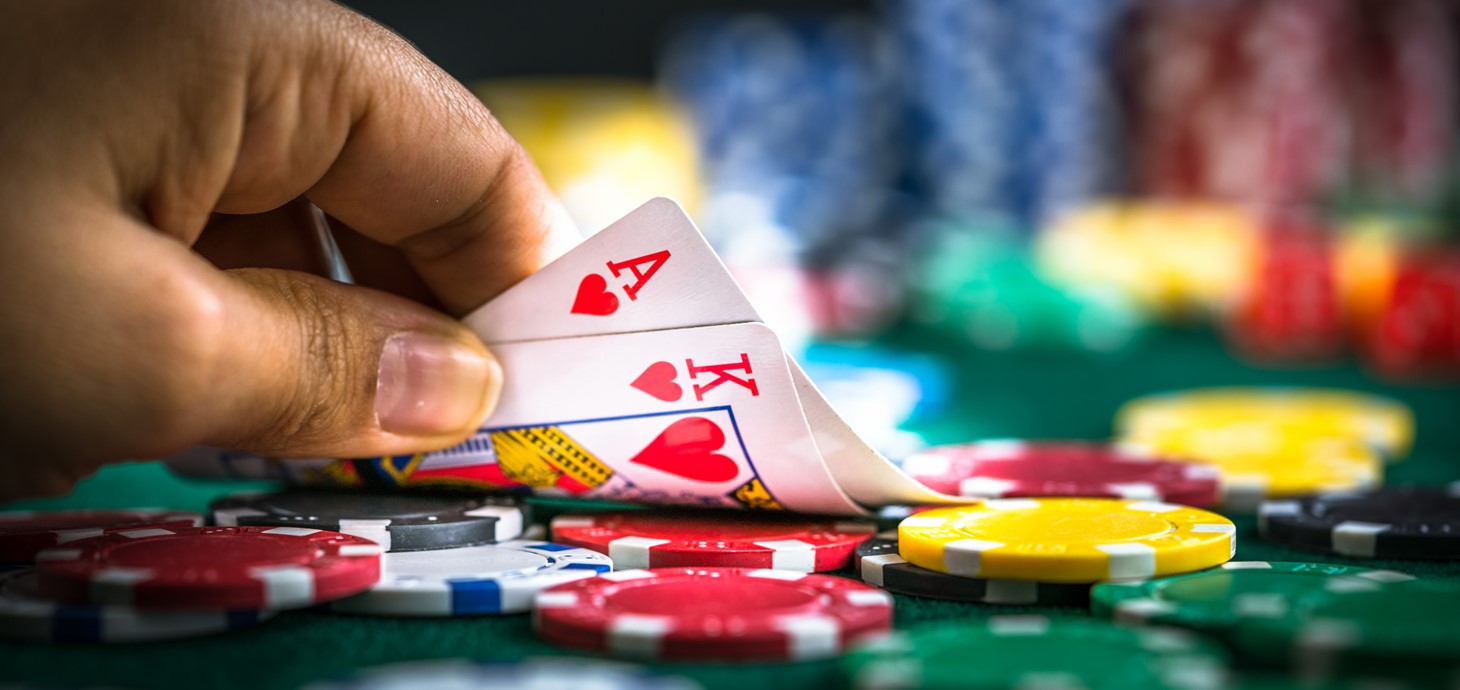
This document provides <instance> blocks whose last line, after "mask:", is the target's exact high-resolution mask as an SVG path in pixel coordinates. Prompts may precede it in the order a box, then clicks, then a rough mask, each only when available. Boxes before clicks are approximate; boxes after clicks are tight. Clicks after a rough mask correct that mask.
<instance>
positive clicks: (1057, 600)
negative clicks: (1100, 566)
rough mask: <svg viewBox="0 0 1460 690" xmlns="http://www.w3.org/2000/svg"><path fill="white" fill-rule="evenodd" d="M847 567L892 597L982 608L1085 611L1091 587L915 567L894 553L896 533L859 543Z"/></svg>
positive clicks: (888, 533) (890, 532) (887, 533)
mask: <svg viewBox="0 0 1460 690" xmlns="http://www.w3.org/2000/svg"><path fill="white" fill-rule="evenodd" d="M852 567H853V568H854V569H855V570H856V571H857V574H858V575H860V576H861V578H862V581H863V582H866V583H867V584H869V585H873V586H876V587H881V588H882V589H885V590H887V591H889V592H892V593H893V594H907V595H910V596H915V597H925V598H928V599H943V600H946V601H962V602H974V603H981V604H1009V605H1035V604H1040V605H1047V606H1082V607H1083V606H1089V605H1090V585H1088V584H1069V583H1054V582H1034V581H1031V580H990V579H985V578H978V577H963V576H961V575H949V574H947V573H940V572H938V571H936V570H928V569H927V568H920V567H918V566H915V565H913V564H911V563H908V562H907V561H905V560H903V558H902V556H900V555H898V552H897V530H889V531H886V532H881V533H879V534H877V536H875V537H873V538H871V539H868V540H867V541H864V542H862V543H861V544H860V545H859V546H857V550H856V552H855V553H854V555H853V558H852Z"/></svg>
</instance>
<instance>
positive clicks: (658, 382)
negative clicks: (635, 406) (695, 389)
mask: <svg viewBox="0 0 1460 690" xmlns="http://www.w3.org/2000/svg"><path fill="white" fill-rule="evenodd" d="M678 375H679V372H676V371H675V370H674V365H673V364H670V363H669V362H655V363H653V364H650V365H649V368H648V369H645V370H644V373H642V374H639V378H636V379H634V382H633V383H630V384H629V385H630V386H633V387H634V388H637V389H639V390H641V391H644V392H645V393H648V394H649V395H652V396H654V397H656V398H659V399H660V400H663V401H664V402H674V401H676V400H678V399H679V398H680V397H681V396H683V395H684V389H683V388H680V387H679V384H677V383H675V382H674V377H676V376H678Z"/></svg>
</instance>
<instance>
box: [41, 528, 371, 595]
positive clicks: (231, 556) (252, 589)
mask: <svg viewBox="0 0 1460 690" xmlns="http://www.w3.org/2000/svg"><path fill="white" fill-rule="evenodd" d="M380 556H381V548H380V545H379V544H376V543H375V542H372V541H370V540H368V539H361V538H360V537H353V536H350V535H348V534H340V533H338V532H325V531H321V530H316V529H307V528H303V527H191V528H177V529H161V528H152V529H140V530H124V531H120V532H111V533H109V534H104V535H102V536H99V537H91V538H89V539H82V540H79V541H75V542H71V543H69V544H67V545H65V546H60V547H55V548H51V549H46V550H45V551H42V552H40V553H38V554H36V572H37V573H38V574H39V582H40V590H41V593H42V594H44V595H45V596H47V597H54V598H56V599H57V600H59V601H66V602H78V601H92V602H95V603H99V604H123V605H135V606H143V607H149V608H150V607H156V608H212V609H251V610H257V609H291V608H300V607H303V606H309V605H312V604H317V603H320V602H324V601H330V600H332V599H338V598H340V597H343V596H347V595H350V594H354V593H356V592H360V591H363V590H365V589H367V588H369V587H370V586H371V585H373V584H375V582H376V581H377V580H379V579H380V560H381V559H380Z"/></svg>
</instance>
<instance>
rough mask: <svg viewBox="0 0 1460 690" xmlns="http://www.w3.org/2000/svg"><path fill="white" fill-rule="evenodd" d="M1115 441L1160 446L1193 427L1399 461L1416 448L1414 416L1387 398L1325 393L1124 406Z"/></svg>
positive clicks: (1253, 392) (1205, 393)
mask: <svg viewBox="0 0 1460 690" xmlns="http://www.w3.org/2000/svg"><path fill="white" fill-rule="evenodd" d="M1115 425H1116V431H1117V435H1118V436H1120V437H1122V438H1125V439H1129V440H1133V441H1136V442H1140V443H1144V444H1149V445H1154V446H1156V447H1160V446H1161V445H1162V443H1161V439H1162V438H1163V437H1165V436H1168V435H1171V434H1179V433H1183V432H1184V431H1185V430H1188V429H1192V428H1198V429H1203V430H1205V431H1206V433H1208V434H1216V433H1225V434H1227V435H1233V436H1243V437H1249V438H1259V437H1262V436H1270V435H1271V434H1273V433H1281V434H1287V435H1296V436H1300V437H1305V438H1343V439H1350V440H1354V441H1358V442H1360V443H1362V444H1364V445H1367V446H1369V447H1371V448H1374V449H1375V450H1377V451H1378V452H1380V453H1381V454H1382V455H1383V456H1384V457H1386V458H1388V459H1391V460H1398V459H1401V458H1403V457H1404V456H1405V455H1406V454H1407V453H1408V452H1409V448H1410V445H1411V444H1412V443H1413V441H1414V414H1413V412H1411V411H1410V409H1409V407H1408V406H1406V405H1405V404H1404V403H1401V402H1399V401H1396V400H1391V399H1388V398H1384V397H1380V396H1376V395H1370V394H1366V393H1357V392H1354V391H1346V390H1339V389H1328V388H1256V387H1254V388H1241V387H1237V388H1202V389H1195V390H1187V391H1179V392H1174V393H1163V394H1158V395H1152V396H1147V397H1144V398H1138V399H1136V400H1132V401H1130V402H1128V403H1126V404H1125V405H1124V406H1123V407H1121V409H1120V411H1119V412H1117V413H1116V422H1115Z"/></svg>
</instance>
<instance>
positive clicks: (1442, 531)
mask: <svg viewBox="0 0 1460 690" xmlns="http://www.w3.org/2000/svg"><path fill="white" fill-rule="evenodd" d="M1257 527H1258V530H1259V532H1260V533H1261V534H1262V537H1263V538H1264V539H1267V540H1269V541H1273V542H1276V543H1279V544H1283V545H1285V546H1291V547H1294V548H1298V549H1303V550H1304V551H1316V552H1319V553H1330V554H1334V555H1338V556H1344V557H1346V558H1399V559H1422V560H1441V561H1454V560H1460V482H1455V483H1452V484H1449V485H1442V486H1416V485H1401V486H1391V487H1387V488H1383V489H1375V490H1372V491H1353V492H1336V493H1327V494H1318V495H1315V496H1306V497H1302V498H1296V499H1292V500H1286V501H1268V502H1266V503H1263V504H1262V505H1261V506H1260V507H1259V508H1258V515H1257Z"/></svg>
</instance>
